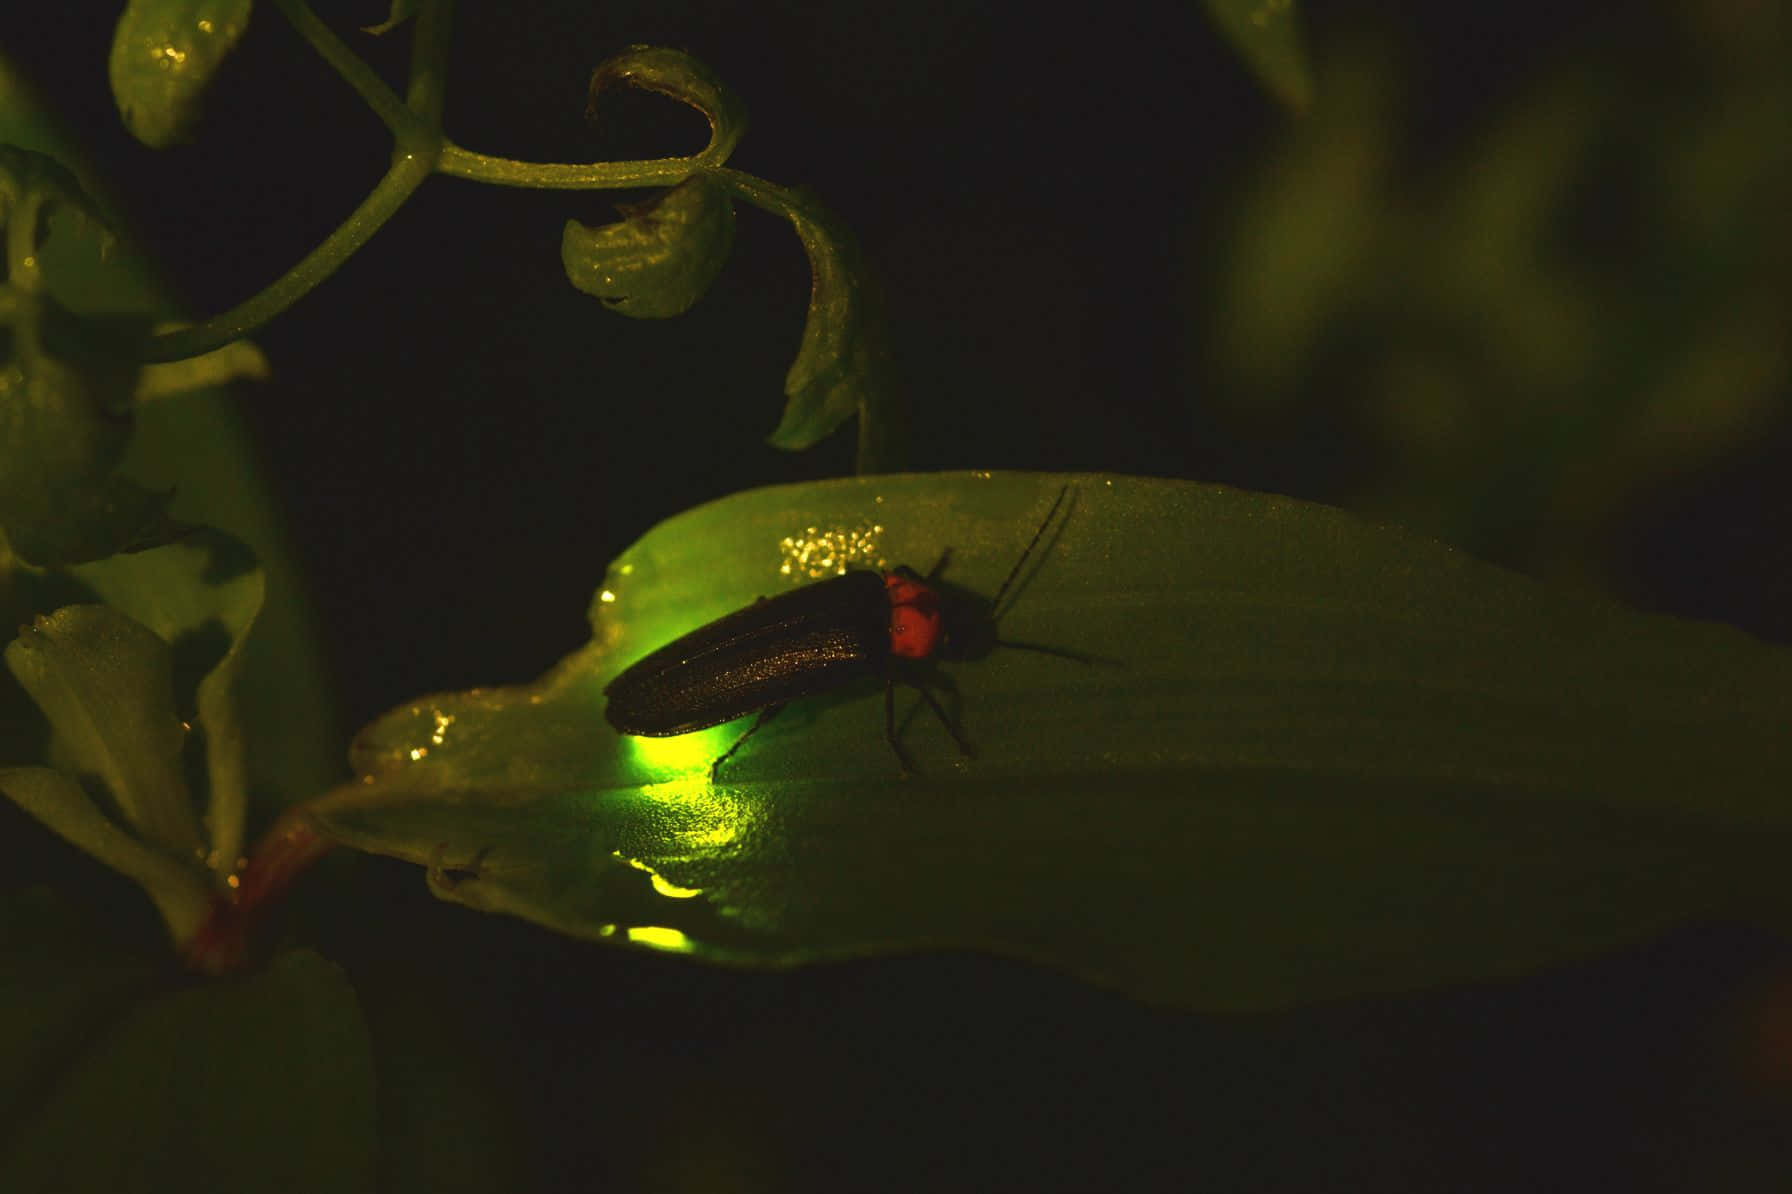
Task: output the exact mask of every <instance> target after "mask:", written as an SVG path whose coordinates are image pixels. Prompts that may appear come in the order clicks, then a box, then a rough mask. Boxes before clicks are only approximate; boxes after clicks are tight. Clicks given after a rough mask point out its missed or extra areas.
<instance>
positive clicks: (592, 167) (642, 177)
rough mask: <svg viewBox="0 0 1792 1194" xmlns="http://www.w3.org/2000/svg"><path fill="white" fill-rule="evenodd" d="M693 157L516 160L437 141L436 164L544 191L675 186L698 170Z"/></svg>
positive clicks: (457, 175)
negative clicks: (552, 160) (635, 159)
mask: <svg viewBox="0 0 1792 1194" xmlns="http://www.w3.org/2000/svg"><path fill="white" fill-rule="evenodd" d="M699 168H700V167H699V163H698V161H697V159H696V158H649V159H647V160H645V161H634V162H591V163H588V164H587V163H570V162H567V163H562V162H519V161H515V160H513V159H511V158H499V157H492V156H491V155H489V154H483V153H475V152H474V151H472V150H470V149H462V148H461V147H460V146H458V145H455V144H453V143H452V142H450V143H449V144H446V145H444V146H443V147H442V156H441V158H440V159H439V160H438V162H437V164H436V169H438V170H440V171H441V172H442V173H443V174H449V175H452V176H454V177H455V178H465V179H469V180H471V181H473V182H487V183H491V184H493V185H495V186H501V187H531V188H534V189H537V190H548V191H595V190H605V189H618V188H622V187H672V186H677V185H678V184H679V183H681V182H683V181H684V180H685V179H687V178H689V177H690V176H691V174H692V173H694V172H695V171H696V170H698V169H699Z"/></svg>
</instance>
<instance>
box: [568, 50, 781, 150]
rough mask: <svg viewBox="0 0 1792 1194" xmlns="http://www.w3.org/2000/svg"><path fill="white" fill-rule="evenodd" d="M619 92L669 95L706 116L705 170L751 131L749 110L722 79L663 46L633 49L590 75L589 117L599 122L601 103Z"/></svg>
mask: <svg viewBox="0 0 1792 1194" xmlns="http://www.w3.org/2000/svg"><path fill="white" fill-rule="evenodd" d="M616 87H635V88H639V89H640V90H642V91H655V92H658V93H659V94H661V95H664V96H669V97H670V98H672V99H675V100H677V101H678V102H679V103H681V104H688V105H690V106H691V107H693V108H695V109H697V111H699V112H701V113H703V118H704V119H705V120H707V121H708V122H709V144H708V145H706V146H704V147H703V149H702V150H701V151H699V152H698V153H697V154H696V158H697V160H698V161H700V162H702V163H703V164H704V165H705V166H720V165H721V164H722V163H724V162H726V161H727V160H728V155H729V154H731V153H733V152H734V147H735V145H737V144H739V142H740V139H741V137H742V135H743V134H745V133H746V131H747V110H746V108H745V107H744V106H743V105H742V104H741V102H740V99H739V97H737V96H736V95H735V94H734V92H732V91H730V90H729V89H728V87H727V85H726V84H724V83H723V82H722V80H721V76H719V75H717V74H716V73H715V72H714V71H712V70H710V69H709V67H707V66H705V65H704V64H703V63H701V62H699V61H697V59H695V58H693V57H691V56H690V55H689V54H686V53H685V52H684V51H682V50H670V49H667V48H665V47H664V46H631V47H629V49H628V51H627V52H626V53H623V54H618V55H616V56H615V57H614V58H609V59H606V60H604V61H603V62H601V63H599V64H598V67H597V69H596V70H594V71H592V72H591V91H590V99H589V101H588V103H587V105H586V109H585V114H586V116H587V117H588V118H590V119H592V120H595V119H596V118H597V108H598V98H599V97H600V96H601V95H603V93H604V92H606V91H609V90H611V89H613V88H616Z"/></svg>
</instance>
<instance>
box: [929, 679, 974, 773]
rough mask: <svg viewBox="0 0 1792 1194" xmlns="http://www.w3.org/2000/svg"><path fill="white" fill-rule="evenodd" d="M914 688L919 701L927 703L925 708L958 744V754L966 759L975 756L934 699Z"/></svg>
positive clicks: (930, 695)
mask: <svg viewBox="0 0 1792 1194" xmlns="http://www.w3.org/2000/svg"><path fill="white" fill-rule="evenodd" d="M916 688H917V689H918V691H919V692H920V693H921V699H922V700H924V701H926V702H927V707H928V708H929V709H932V710H933V713H934V716H935V717H938V718H939V719H940V724H941V725H943V726H945V727H946V733H948V734H950V735H952V741H954V742H956V743H958V753H959V754H961V755H963V756H964V757H965V758H967V759H968V758H970V757H972V756H973V755H975V754H976V753H977V752H976V751H974V750H972V749H971V744H970V743H969V742H966V741H965V740H964V735H963V734H960V733H959V732H958V727H957V726H955V725H953V724H952V719H951V718H950V717H947V716H946V711H945V710H944V709H943V708H941V707H940V703H939V702H938V701H936V700H935V699H934V697H933V694H932V693H931V692H928V691H927V690H926V689H925V688H921V687H920V686H919V685H916Z"/></svg>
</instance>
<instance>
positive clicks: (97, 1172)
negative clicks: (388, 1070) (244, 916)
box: [0, 950, 376, 1194]
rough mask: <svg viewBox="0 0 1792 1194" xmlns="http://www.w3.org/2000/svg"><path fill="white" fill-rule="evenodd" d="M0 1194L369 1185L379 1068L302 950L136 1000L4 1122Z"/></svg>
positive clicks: (341, 992)
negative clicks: (34, 1102)
mask: <svg viewBox="0 0 1792 1194" xmlns="http://www.w3.org/2000/svg"><path fill="white" fill-rule="evenodd" d="M10 1127H11V1131H10V1133H9V1135H8V1137H7V1138H6V1140H5V1144H4V1148H0V1189H5V1190H6V1191H8V1194H40V1192H48V1191H69V1190H79V1191H86V1190H106V1191H111V1192H113V1194H135V1192H138V1191H142V1192H145V1194H148V1192H152V1191H156V1192H159V1191H169V1192H174V1191H195V1190H293V1191H312V1190H330V1191H345V1192H351V1194H352V1192H353V1191H363V1190H364V1191H371V1190H372V1189H373V1188H374V1172H375V1169H374V1166H375V1148H376V1137H375V1118H374V1085H373V1068H372V1064H371V1061H370V1058H369V1050H368V1041H367V1032H366V1028H365V1026H364V1025H363V1024H362V1021H361V1014H360V1011H359V1009H358V1008H357V1007H356V1004H355V994H354V991H353V990H352V989H351V988H350V987H349V985H348V981H347V980H346V979H345V978H344V977H343V975H342V972H341V971H340V970H338V969H337V968H336V967H335V966H333V965H331V964H330V963H328V962H326V961H324V960H323V959H322V958H319V957H318V956H317V955H316V954H313V953H310V952H307V951H303V950H297V951H293V952H289V953H286V954H283V955H282V956H280V957H278V958H276V959H275V960H274V962H273V963H272V964H270V965H269V966H268V967H267V969H265V970H263V971H261V972H260V973H258V974H255V975H253V976H251V977H249V978H247V979H244V980H241V981H239V982H216V983H208V984H206V985H203V986H197V987H191V988H188V989H186V990H182V991H176V992H174V993H172V994H169V995H165V996H163V997H161V998H160V999H157V1000H154V1001H153V1002H149V1003H146V1004H144V1005H142V1006H140V1007H138V1008H136V1009H134V1010H133V1011H131V1012H130V1013H129V1014H127V1015H126V1016H124V1017H123V1018H122V1019H120V1020H119V1021H118V1022H117V1023H115V1024H113V1025H111V1026H110V1027H108V1028H107V1029H106V1030H105V1031H103V1032H101V1033H99V1034H98V1035H96V1036H95V1037H94V1038H92V1039H91V1041H90V1042H88V1043H87V1045H86V1048H85V1049H84V1051H83V1052H82V1053H81V1054H80V1056H79V1057H78V1058H77V1059H76V1061H75V1063H74V1064H73V1065H72V1066H70V1067H69V1069H68V1070H67V1071H66V1072H64V1073H63V1074H62V1075H61V1076H60V1077H59V1079H58V1080H57V1081H56V1082H55V1083H54V1085H53V1086H52V1087H51V1088H50V1090H49V1094H48V1097H47V1098H45V1099H44V1101H43V1103H42V1104H41V1105H39V1106H37V1107H34V1108H32V1109H30V1110H29V1112H28V1113H27V1114H25V1115H24V1116H23V1117H22V1118H20V1119H18V1120H16V1121H15V1122H14V1123H13V1124H12V1125H10Z"/></svg>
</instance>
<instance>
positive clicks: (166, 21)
mask: <svg viewBox="0 0 1792 1194" xmlns="http://www.w3.org/2000/svg"><path fill="white" fill-rule="evenodd" d="M251 6H252V5H251V0H129V3H127V4H126V5H125V10H124V15H123V16H121V17H119V18H118V29H117V30H116V31H115V32H114V33H113V35H112V54H111V57H110V59H109V60H108V61H107V70H108V73H109V75H110V76H111V79H112V98H113V99H114V100H115V101H116V102H117V104H118V112H119V115H121V116H122V117H124V123H125V127H126V128H128V129H130V130H131V135H132V136H134V137H136V138H137V140H139V141H141V142H143V143H144V144H145V145H147V146H149V147H150V148H151V149H167V148H168V147H169V146H171V145H175V144H178V143H179V142H182V141H186V140H188V139H189V138H190V137H191V136H192V133H193V129H194V127H195V126H196V125H197V124H198V123H199V109H200V100H201V97H202V96H203V95H204V93H205V89H206V88H207V87H209V86H210V85H211V81H212V76H213V75H214V74H216V73H217V70H218V67H219V66H221V65H222V64H223V62H224V59H225V58H227V57H229V55H230V52H231V51H232V50H233V49H235V48H236V43H237V39H238V38H240V37H242V35H243V30H245V29H246V28H248V25H249V10H250V8H251Z"/></svg>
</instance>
